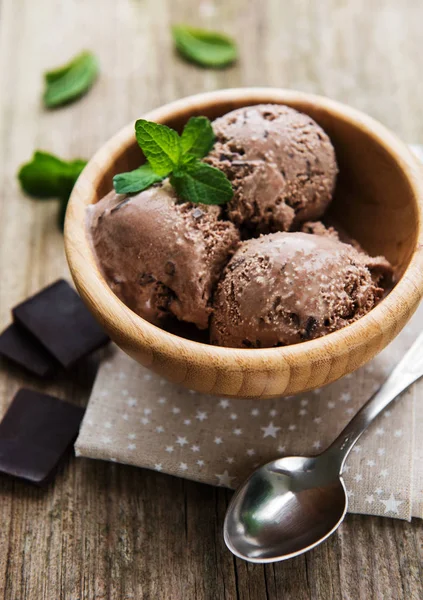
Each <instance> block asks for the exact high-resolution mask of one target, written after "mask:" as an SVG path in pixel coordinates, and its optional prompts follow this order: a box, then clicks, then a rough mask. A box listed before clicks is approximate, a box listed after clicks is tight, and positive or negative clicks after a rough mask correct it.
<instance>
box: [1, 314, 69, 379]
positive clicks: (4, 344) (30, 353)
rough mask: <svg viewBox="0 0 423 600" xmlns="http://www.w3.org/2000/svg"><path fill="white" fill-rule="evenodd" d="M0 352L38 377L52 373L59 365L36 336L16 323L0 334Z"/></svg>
mask: <svg viewBox="0 0 423 600" xmlns="http://www.w3.org/2000/svg"><path fill="white" fill-rule="evenodd" d="M0 354H1V355H2V356H4V357H6V358H8V359H9V360H11V361H13V362H15V363H16V364H18V365H19V366H21V367H24V369H26V370H27V371H29V372H30V373H33V374H34V375H38V376H39V377H47V376H48V375H52V374H53V373H54V372H55V371H56V370H57V368H58V367H59V364H58V362H57V361H56V360H55V359H54V358H53V357H52V356H51V354H50V353H49V352H47V350H45V349H44V348H43V346H42V345H41V344H40V343H39V342H38V341H37V340H36V338H34V337H33V336H32V335H31V334H30V333H28V332H27V331H25V330H24V329H22V327H19V325H16V324H13V325H9V327H8V328H7V329H5V330H4V331H3V333H2V334H1V335H0Z"/></svg>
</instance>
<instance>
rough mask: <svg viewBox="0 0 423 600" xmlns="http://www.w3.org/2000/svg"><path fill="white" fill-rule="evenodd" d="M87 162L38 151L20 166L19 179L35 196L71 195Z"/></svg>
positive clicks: (24, 188)
mask: <svg viewBox="0 0 423 600" xmlns="http://www.w3.org/2000/svg"><path fill="white" fill-rule="evenodd" d="M86 164H87V163H86V161H85V160H80V159H78V160H73V161H70V162H67V161H64V160H61V159H60V158H57V157H56V156H53V155H52V154H49V153H48V152H42V151H36V152H35V153H34V156H33V157H32V160H31V161H30V162H28V163H26V164H24V165H23V166H22V167H21V168H20V170H19V173H18V179H19V182H20V184H21V186H22V189H23V190H24V191H25V192H26V193H27V194H29V195H30V196H33V197H35V198H41V199H43V198H63V197H69V195H70V193H71V191H72V188H73V186H74V185H75V182H76V180H77V179H78V177H79V175H80V173H81V171H82V169H83V168H84V167H85V165H86Z"/></svg>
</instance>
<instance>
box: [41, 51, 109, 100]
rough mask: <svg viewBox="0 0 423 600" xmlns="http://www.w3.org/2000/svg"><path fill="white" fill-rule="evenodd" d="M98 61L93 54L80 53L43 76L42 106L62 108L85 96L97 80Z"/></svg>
mask: <svg viewBox="0 0 423 600" xmlns="http://www.w3.org/2000/svg"><path fill="white" fill-rule="evenodd" d="M98 71H99V67H98V61H97V59H96V57H95V56H94V54H92V53H91V52H88V51H84V52H81V53H80V54H78V56H76V57H75V58H74V59H73V60H71V61H70V62H69V63H68V64H66V65H64V66H62V67H59V68H57V69H55V70H53V71H48V72H47V73H45V74H44V79H45V84H46V86H45V90H44V96H43V100H44V104H45V106H46V107H47V108H56V107H57V106H62V105H63V104H67V103H69V102H72V101H74V100H76V99H77V98H79V97H80V96H82V95H84V94H86V93H87V92H88V90H89V89H90V88H91V86H92V85H93V83H94V81H95V80H96V78H97V75H98Z"/></svg>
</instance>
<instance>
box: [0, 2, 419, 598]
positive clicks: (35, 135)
mask: <svg viewBox="0 0 423 600" xmlns="http://www.w3.org/2000/svg"><path fill="white" fill-rule="evenodd" d="M422 18H423V6H422V4H421V3H419V2H416V1H415V0H403V2H401V3H398V2H397V1H396V0H367V1H366V2H364V0H321V1H320V2H314V1H313V0H308V1H307V0H298V1H296V2H289V1H288V0H284V1H281V0H250V1H249V2H242V1H241V0H218V1H215V2H213V1H212V0H201V1H199V0H90V2H86V1H83V0H74V1H73V2H69V1H68V0H37V2H34V1H33V0H0V91H1V94H0V175H1V176H0V277H1V283H0V325H1V326H3V325H5V324H6V323H7V322H8V320H9V309H10V307H11V306H12V305H13V304H15V303H16V302H18V301H19V300H21V299H23V298H24V297H25V296H27V295H28V294H29V293H30V292H31V291H35V290H36V289H38V288H39V287H41V286H42V285H44V284H46V283H48V282H50V281H52V280H53V279H54V278H55V277H58V276H62V275H67V268H66V264H65V260H64V255H63V250H62V238H61V235H60V234H59V232H58V231H56V228H55V219H56V211H57V207H56V205H55V203H54V202H46V203H36V202H33V201H31V200H29V199H27V198H24V197H23V196H22V194H21V193H20V192H19V190H18V187H17V184H16V180H15V173H16V170H17V168H18V165H19V164H21V163H22V162H23V161H24V160H26V159H27V158H28V157H29V156H30V154H31V153H32V151H33V149H34V148H44V149H46V150H50V151H53V152H57V153H58V154H61V155H63V156H65V157H74V156H87V157H88V156H90V155H91V154H92V153H93V152H94V150H95V149H96V148H98V147H99V146H100V145H101V144H102V143H103V142H104V141H105V140H106V139H108V138H109V137H110V135H111V134H113V133H114V132H115V131H117V129H119V128H120V127H121V126H122V125H124V124H125V123H126V122H128V121H129V120H130V119H132V118H134V117H136V116H137V115H139V114H141V113H143V112H146V111H147V110H149V109H151V108H153V107H155V106H158V105H160V104H163V103H165V102H168V101H170V100H172V99H175V98H177V97H180V96H184V95H188V94H192V93H194V92H197V91H204V90H211V89H216V88H220V87H229V86H239V85H273V86H284V87H292V88H298V89H302V90H306V91H312V92H317V93H323V94H328V95H330V96H332V97H334V98H336V99H339V100H342V101H346V102H349V103H351V104H352V105H354V106H356V107H358V108H361V109H363V110H365V111H367V112H369V113H371V114H372V115H374V116H375V117H377V118H379V119H380V120H381V121H383V122H384V123H385V124H387V125H388V126H389V127H391V128H392V129H394V130H395V131H396V132H398V133H399V134H400V135H401V136H402V137H404V139H405V140H406V141H410V142H411V141H422V140H423V120H422V119H421V99H422V98H423V81H422V79H421V77H420V75H421V72H422V67H423V55H422V52H421V25H420V24H421V21H422ZM176 21H189V22H191V23H197V24H200V23H202V24H205V25H209V26H215V27H218V28H219V29H224V30H226V31H227V32H229V33H232V34H233V35H234V36H236V37H237V39H238V40H239V43H240V50H241V61H240V63H239V65H237V66H236V67H232V68H230V69H228V70H225V71H216V72H215V71H204V70H201V69H196V68H195V67H193V66H191V65H187V64H185V63H183V62H181V61H179V60H178V59H177V58H176V57H175V56H174V54H173V51H172V45H171V40H170V37H169V25H170V23H171V22H176ZM83 47H88V48H92V49H93V50H94V51H95V52H96V53H97V54H98V55H99V58H100V61H101V64H102V70H103V72H102V77H101V78H100V80H99V81H98V83H97V85H96V86H95V87H94V88H93V90H92V92H91V93H90V94H89V95H88V96H87V97H86V98H84V99H83V100H82V101H81V102H79V103H77V104H75V105H73V106H69V107H66V108H64V109H62V110H59V111H56V112H50V113H46V112H44V111H43V110H42V109H41V106H40V94H41V89H42V81H41V73H42V71H43V70H45V69H46V68H48V67H51V66H54V65H56V64H60V62H62V61H63V60H65V59H67V58H68V57H69V56H71V55H72V54H74V53H76V52H77V51H78V50H80V49H81V48H83ZM92 375H93V373H92V369H91V371H90V369H85V370H82V369H81V370H79V372H78V373H76V374H75V376H74V377H69V378H67V380H63V379H62V380H58V381H55V382H52V383H50V384H48V385H45V386H43V385H41V384H37V383H36V382H34V380H32V379H31V378H29V377H24V376H23V375H22V373H21V372H20V371H18V370H17V369H16V370H14V369H11V368H9V367H8V366H6V365H5V364H3V363H2V364H1V365H0V413H2V412H4V410H5V409H6V407H7V405H8V403H9V401H10V399H11V397H12V394H13V393H14V391H15V390H16V389H17V387H18V386H19V385H22V384H26V385H30V386H31V387H37V388H39V389H46V390H48V391H50V392H52V393H57V394H58V395H60V396H61V397H66V398H68V399H71V400H74V401H75V402H79V403H81V404H83V403H84V402H85V401H86V398H87V396H88V391H89V387H90V383H91V381H92ZM228 497H229V494H228V492H226V491H224V490H219V489H214V488H212V487H208V486H204V485H198V484H194V483H190V482H184V481H182V480H178V479H176V478H171V477H167V476H164V475H160V474H157V473H151V472H146V471H141V470H137V469H134V468H131V467H125V466H120V465H115V464H105V463H96V462H94V461H88V460H83V459H79V460H72V461H70V462H69V464H68V465H67V466H66V468H65V469H64V471H62V472H61V473H60V474H59V475H58V477H57V479H56V481H55V482H54V484H53V485H52V486H50V487H49V488H48V489H47V490H38V489H34V488H31V487H28V486H26V485H23V484H21V483H18V482H14V481H12V480H6V479H4V478H2V479H0V523H1V526H0V598H2V599H4V600H16V599H19V600H21V599H25V600H57V599H59V598H60V599H61V600H62V599H63V600H93V599H96V600H99V599H110V600H123V599H125V600H126V599H134V600H135V599H136V600H139V599H154V600H157V599H160V600H162V599H166V600H167V599H172V600H179V599H181V600H182V599H183V600H194V599H195V600H203V599H210V600H221V599H225V600H233V599H239V600H247V599H248V600H262V599H269V600H276V599H281V600H282V599H283V600H289V599H291V598H292V599H295V600H297V599H300V600H302V599H304V600H308V599H313V600H314V599H318V600H320V599H322V600H329V599H334V600H338V599H342V600H351V599H354V600H356V599H360V600H372V599H375V600H380V599H382V598H383V599H384V600H385V599H386V600H398V599H406V600H420V599H421V598H422V597H423V573H422V564H423V524H422V523H420V522H417V521H415V522H413V523H411V524H409V523H402V522H395V521H392V520H390V519H375V518H370V517H358V516H354V517H349V518H348V519H347V521H346V523H345V525H343V527H342V529H341V530H340V531H339V533H338V534H337V535H336V536H334V537H333V538H332V539H330V540H329V541H328V542H327V543H326V544H324V545H322V546H321V547H319V548H317V549H316V550H314V551H313V552H311V553H310V554H308V555H306V556H303V557H299V558H297V559H294V560H292V561H289V562H287V563H283V564H278V565H270V566H266V567H263V566H260V565H247V564H246V563H242V562H241V561H238V560H234V559H233V558H232V556H231V555H230V554H229V553H228V552H227V551H226V550H225V548H224V544H223V540H222V536H221V528H222V523H223V517H224V513H225V507H226V504H227V501H228Z"/></svg>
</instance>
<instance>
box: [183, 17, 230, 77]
mask: <svg viewBox="0 0 423 600" xmlns="http://www.w3.org/2000/svg"><path fill="white" fill-rule="evenodd" d="M172 34H173V40H174V42H175V46H176V49H177V50H178V52H179V53H180V54H181V55H182V56H183V57H184V58H185V59H187V60H189V61H190V62H194V63H196V64H198V65H200V66H202V67H212V68H222V67H226V66H228V65H230V64H231V63H233V62H234V61H235V60H236V58H237V55H238V52H237V47H236V43H235V41H234V40H233V39H232V38H230V37H229V36H227V35H223V34H221V33H218V32H216V31H208V30H206V29H197V28H194V27H189V26H187V25H175V26H174V27H172Z"/></svg>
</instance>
